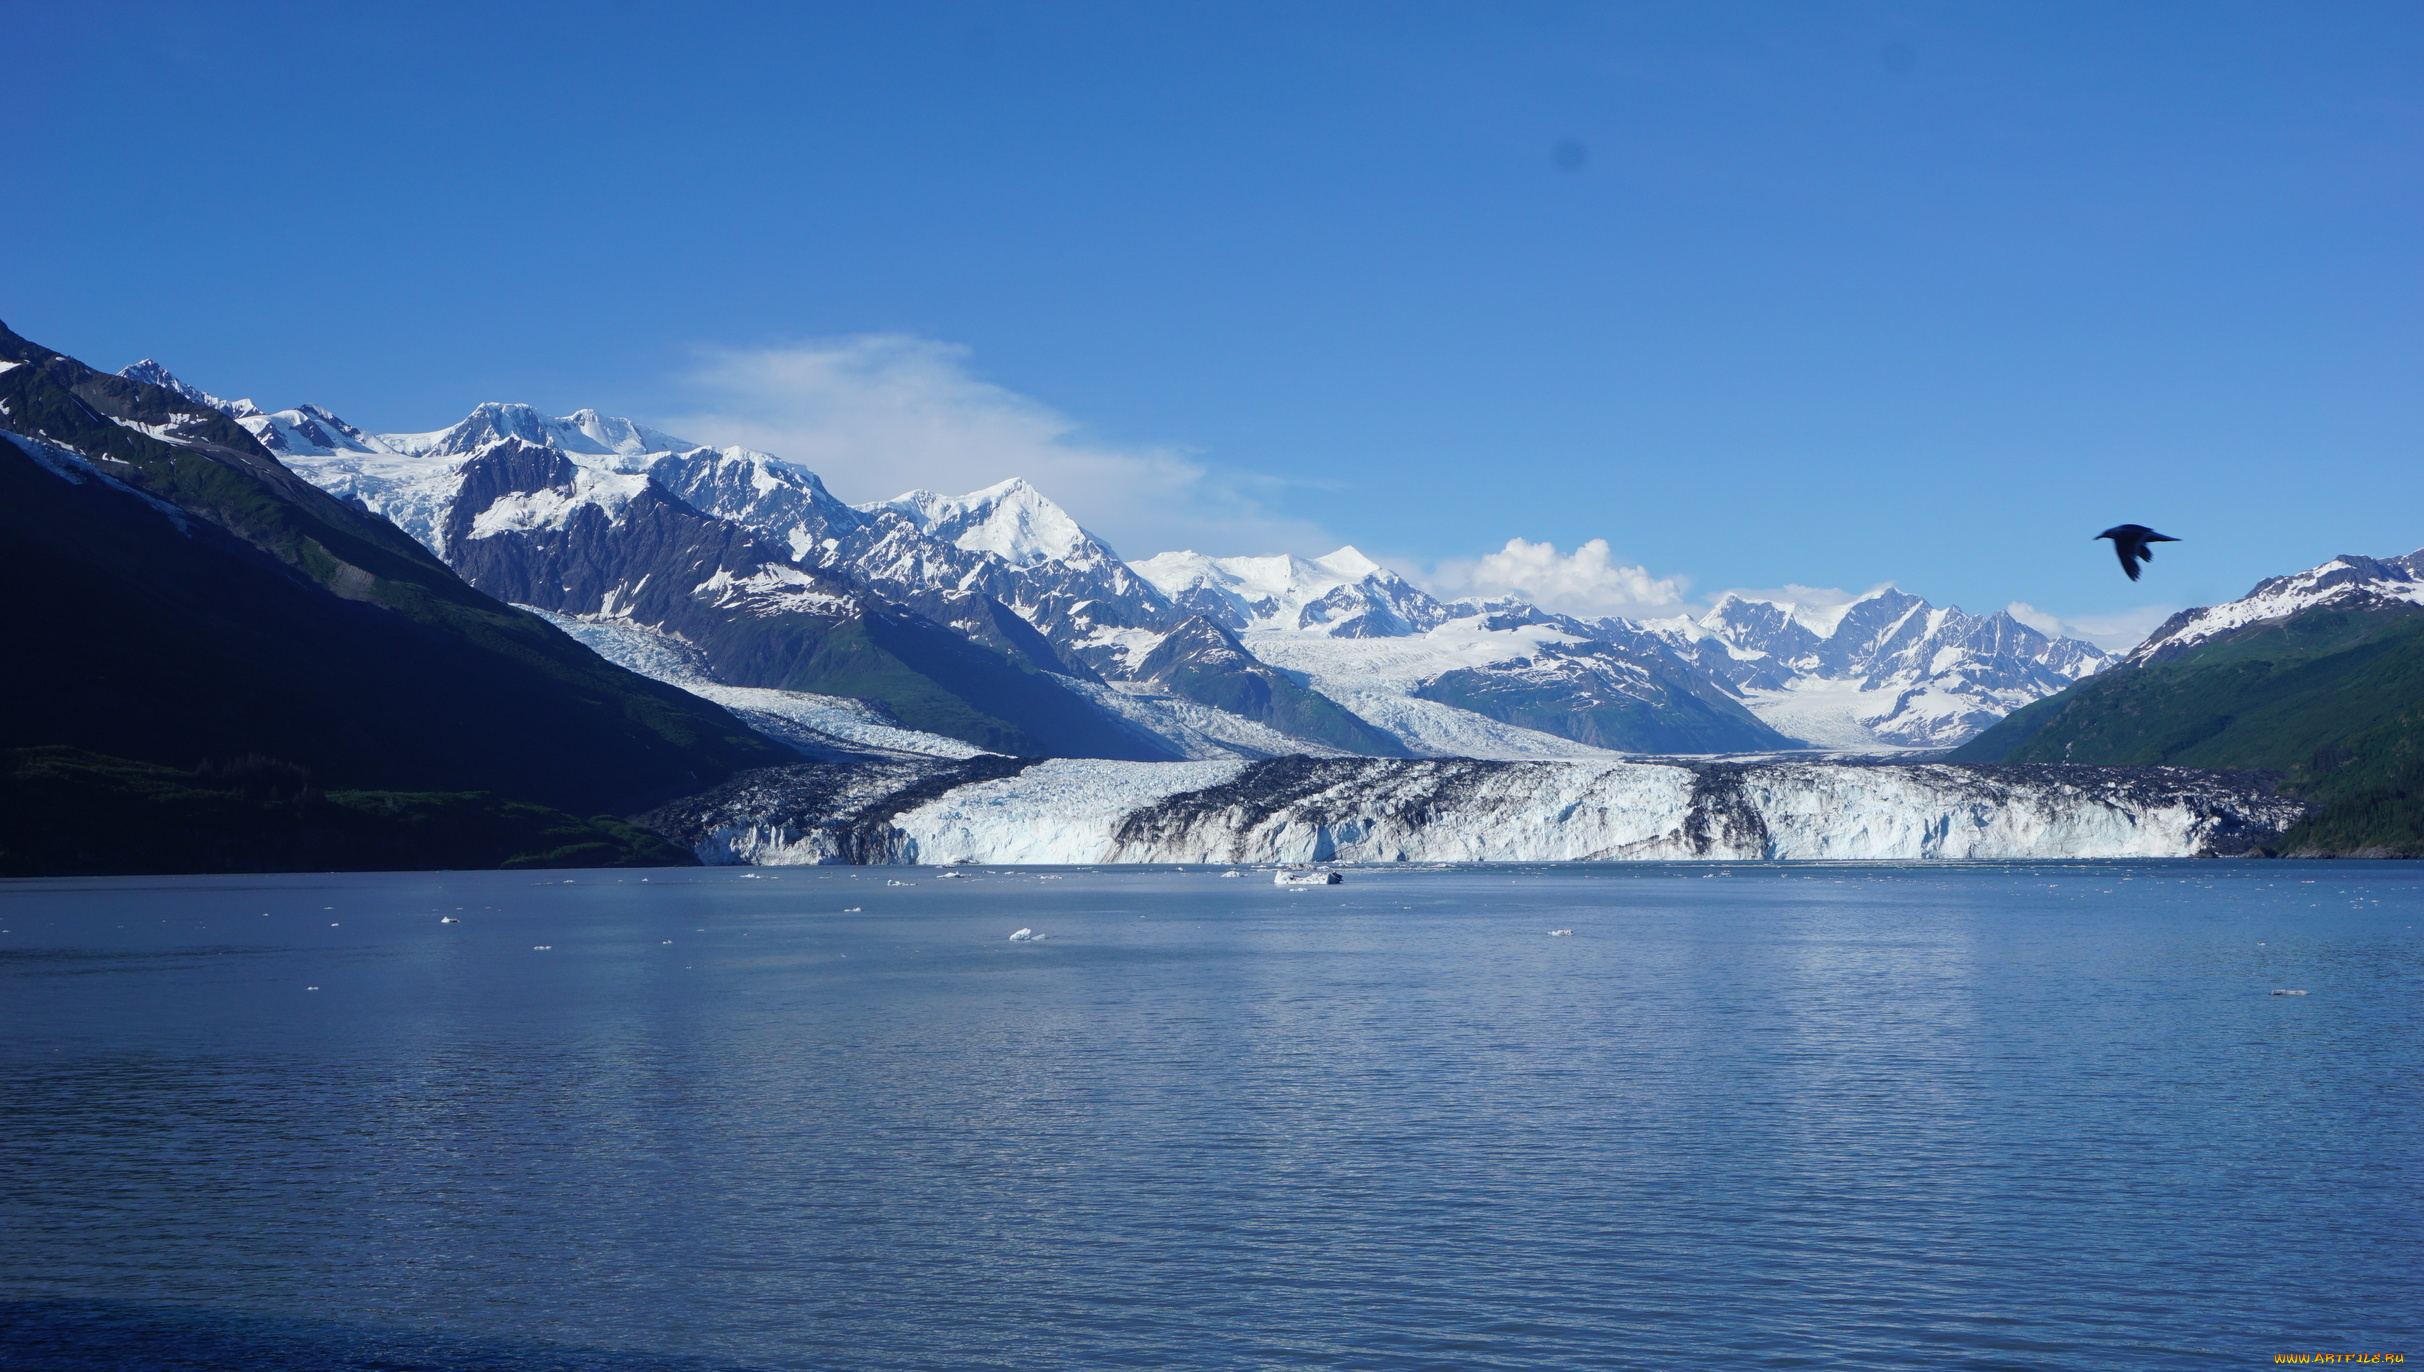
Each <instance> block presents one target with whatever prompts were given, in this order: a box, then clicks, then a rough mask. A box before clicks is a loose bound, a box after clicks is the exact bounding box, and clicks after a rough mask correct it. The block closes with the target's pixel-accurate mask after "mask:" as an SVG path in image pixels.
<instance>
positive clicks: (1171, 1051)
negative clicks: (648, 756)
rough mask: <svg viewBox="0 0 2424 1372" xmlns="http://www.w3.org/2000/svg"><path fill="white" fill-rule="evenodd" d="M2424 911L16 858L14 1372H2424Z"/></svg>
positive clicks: (1893, 888)
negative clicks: (2336, 1369)
mask: <svg viewBox="0 0 2424 1372" xmlns="http://www.w3.org/2000/svg"><path fill="white" fill-rule="evenodd" d="M445 917H452V918H454V919H456V920H458V921H459V922H458V923H451V924H449V923H441V919H442V918H445ZM2420 924H2424V871H2419V869H2418V868H2417V867H2416V866H2415V865H2413V864H2407V865H2400V864H2368V863H2336V864H2291V863H2237V862H2202V863H2192V862H2179V863H2136V864H2118V863H2096V864H2064V865H2037V866H2007V865H1997V866H1972V867H1945V866H1911V867H1875V866H1792V867H1783V866H1748V865H1738V866H1726V867H1716V868H1712V867H1710V866H1708V865H1705V864H1695V865H1690V866H1630V867H1565V868H1513V869H1508V868H1496V869H1463V870H1455V871H1372V870H1357V871H1351V872H1350V873H1349V874H1348V878H1347V882H1346V884H1345V885H1342V886H1337V887H1328V888H1321V889H1312V890H1283V889H1279V888H1276V887H1274V886H1273V885H1271V884H1270V881H1269V878H1268V876H1267V875H1266V874H1256V875H1255V876H1253V877H1250V878H1244V879H1232V878H1226V877H1222V876H1219V875H1218V874H1217V873H1216V872H1213V871H1204V870H1193V871H1184V872H1181V871H1175V870H1169V869H1163V870H1154V871H1143V870H1136V869H1124V870H1107V871H1082V870H1061V871H1048V872H1039V871H1035V870H1024V871H1015V872H1013V871H1011V870H1010V869H977V870H974V871H971V872H969V873H968V874H967V875H965V876H961V877H957V878H944V877H943V876H941V874H939V873H937V872H935V871H933V870H931V869H925V870H918V869H891V870H883V869H847V868H823V869H813V868H811V869H800V868H793V869H786V870H781V871H767V872H757V873H748V872H741V871H733V870H702V871H680V870H667V871H655V872H646V873H641V872H579V873H571V874H565V873H545V874H532V873H471V874H404V875H332V876H280V877H236V878H226V877H222V878H144V879H112V880H81V881H43V882H31V881H26V882H12V883H0V930H5V932H4V933H0V1367H6V1368H12V1369H13V1368H21V1367H22V1368H40V1369H45V1370H46V1372H76V1370H77V1369H86V1368H146V1369H151V1368H157V1369H186V1368H214V1369H216V1368H243V1369H273V1370H283V1369H297V1370H300V1369H313V1370H315V1372H318V1370H319V1369H351V1368H364V1369H369V1368H383V1369H435V1370H439V1372H452V1370H454V1369H584V1368H608V1369H654V1368H664V1369H679V1370H680V1372H725V1370H726V1369H732V1370H737V1369H776V1368H784V1369H790V1368H852V1369H855V1368H868V1369H910V1368H917V1369H927V1368H933V1369H945V1368H949V1369H957V1368H1022V1369H1023V1368H1036V1369H1042V1368H1071V1367H1166V1368H1241V1367H1251V1368H1260V1367H1273V1368H1279V1367H1325V1368H1373V1369H1398V1368H1407V1369H1414V1368H1420V1369H1448V1368H1552V1367H1554V1368H1620V1367H1623V1368H1629V1367H1643V1368H1664V1367H1676V1368H1683V1367H1689V1368H1713V1367H1743V1368H1833V1367H1861V1368H2059V1369H2112V1368H2174V1367H2178V1368H2192V1367H2193V1368H2210V1367H2223V1366H2239V1365H2249V1364H2263V1363H2269V1362H2270V1361H2271V1360H2272V1358H2273V1356H2274V1355H2275V1354H2279V1353H2314V1352H2337V1353H2405V1354H2408V1355H2411V1356H2416V1357H2424V1338H2419V1334H2420V1333H2424V1319H2420V1316H2424V1283H2420V1282H2419V1272H2420V1268H2419V1260H2418V1257H2417V1253H2418V1239H2419V1235H2420V1234H2424V1213H2420V1212H2424V1204H2420V1202H2419V1197H2420V1196H2424V1185H2420V1183H2424V1176H2420V1175H2419V1172H2420V1169H2419V1166H2418V1163H2419V1145H2420V1144H2424V1112H2420V1111H2419V1108H2418V1107H2419V1105H2424V1070H2420V1069H2424V1052H2420V1051H2419V1018H2418V1011H2419V1008H2424V995H2420V994H2419V991H2420V989H2424V977H2420V976H2419V972H2420V970H2424V966H2420V958H2424V942H2420V941H2419V940H2420V935H2419V931H2418V929H2417V926H2418V925H2420ZM1022 928H1026V929H1032V930H1034V931H1036V932H1037V933H1039V934H1041V935H1043V936H1044V937H1042V938H1041V939H1038V940H1028V941H1017V942H1014V941H1011V940H1010V938H1009V935H1010V934H1011V933H1013V932H1014V931H1016V930H1019V929H1022ZM1561 929H1570V930H1572V933H1571V934H1570V935H1562V936H1561V935H1553V934H1552V933H1551V931H1552V930H1561ZM2277 990H2300V991H2304V992H2306V993H2307V994H2305V995H2298V996H2287V995H2276V994H2273V993H2274V992H2275V991H2277Z"/></svg>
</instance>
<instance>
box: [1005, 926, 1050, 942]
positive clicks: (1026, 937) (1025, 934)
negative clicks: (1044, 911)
mask: <svg viewBox="0 0 2424 1372" xmlns="http://www.w3.org/2000/svg"><path fill="white" fill-rule="evenodd" d="M1042 937H1043V935H1042V934H1039V933H1037V932H1035V931H1034V930H1033V929H1021V930H1019V931H1018V932H1017V933H1015V934H1012V935H1011V936H1010V941H1011V942H1012V943H1033V942H1035V941H1036V940H1037V939H1040V938H1042Z"/></svg>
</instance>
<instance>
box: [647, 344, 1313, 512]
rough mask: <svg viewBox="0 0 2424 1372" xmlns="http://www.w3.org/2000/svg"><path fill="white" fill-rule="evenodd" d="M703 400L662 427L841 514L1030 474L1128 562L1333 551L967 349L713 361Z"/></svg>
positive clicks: (922, 347)
mask: <svg viewBox="0 0 2424 1372" xmlns="http://www.w3.org/2000/svg"><path fill="white" fill-rule="evenodd" d="M682 380H683V383H684V384H685V385H686V386H687V387H688V388H689V389H690V390H691V391H692V392H693V393H694V394H695V395H696V396H697V397H698V402H697V404H698V408H697V409H696V410H695V411H693V412H692V413H689V414H683V415H669V416H666V417H665V418H664V420H663V421H662V424H661V427H663V428H666V429H669V430H671V431H672V432H675V433H678V434H682V435H684V436H685V437H688V438H690V439H692V440H694V441H697V442H702V443H715V444H740V445H743V446H745V447H751V448H756V449H759V450H760V451H763V452H770V453H773V454H775V455H776V456H778V457H785V458H789V459H791V460H792V461H795V462H798V463H801V464H803V465H805V466H807V467H808V468H810V469H812V470H813V471H815V472H816V473H817V475H819V476H821V477H823V478H824V479H825V484H826V485H828V486H829V487H831V488H832V489H833V493H834V494H836V495H838V496H840V497H842V498H843V499H844V500H848V501H852V502H859V503H863V502H866V501H871V500H883V499H887V498H889V497H891V496H895V495H899V494H901V493H902V492H903V491H907V490H910V489H921V488H922V489H925V490H934V491H942V492H946V493H950V494H958V493H961V492H965V491H973V490H977V489H980V488H982V487H986V486H990V485H993V484H994V483H995V482H998V481H1004V480H1007V479H1009V478H1010V477H1014V476H1023V477H1025V478H1026V479H1027V480H1028V481H1029V482H1030V483H1032V484H1033V485H1034V486H1035V487H1036V488H1037V489H1038V490H1041V491H1042V492H1043V493H1044V494H1046V495H1048V496H1050V497H1051V498H1052V499H1053V500H1055V501H1057V502H1059V503H1060V504H1061V505H1062V506H1064V507H1065V508H1067V509H1068V511H1069V513H1070V514H1072V515H1073V516H1075V517H1076V518H1077V521H1078V522H1079V523H1080V524H1083V525H1085V526H1086V527H1087V528H1088V529H1090V530H1092V531H1094V532H1095V533H1097V534H1099V535H1101V536H1102V537H1103V538H1104V539H1106V540H1108V541H1109V542H1110V543H1111V545H1112V546H1113V547H1115V548H1117V549H1119V550H1120V552H1121V555H1122V556H1126V557H1131V558H1134V557H1143V556H1149V555H1150V554H1152V553H1155V552H1160V551H1163V550H1165V549H1170V548H1188V547H1197V548H1207V549H1218V550H1222V551H1223V552H1250V553H1268V552H1276V551H1283V550H1284V551H1291V552H1326V551H1328V550H1329V549H1330V548H1331V547H1334V546H1336V543H1337V540H1335V539H1333V538H1331V537H1329V535H1327V534H1326V533H1325V532H1323V531H1322V530H1321V529H1320V528H1319V526H1317V525H1314V524H1312V523H1310V522H1308V521H1304V520H1296V519H1289V518H1285V517H1283V516H1279V515H1275V514H1272V513H1271V512H1269V511H1267V510H1265V509H1263V508H1262V507H1261V505H1260V504H1259V503H1258V502H1256V501H1255V500H1254V499H1253V498H1252V497H1251V496H1250V495H1249V494H1248V493H1247V492H1246V490H1245V489H1244V487H1245V484H1246V482H1247V481H1248V480H1251V478H1248V477H1245V476H1243V475H1241V474H1236V473H1230V472H1224V471H1222V470H1220V469H1218V468H1216V467H1214V466H1212V465H1211V464H1208V463H1205V462H1203V461H1200V460H1198V459H1196V458H1195V457H1193V456H1192V455H1190V454H1188V453H1186V452H1183V451H1181V450H1179V449H1177V448H1172V447H1156V446H1133V445H1121V444H1113V443H1104V442H1100V441H1096V440H1093V439H1090V438H1088V437H1086V436H1085V435H1084V434H1083V432H1082V429H1081V426H1080V425H1079V424H1078V423H1077V421H1076V420H1073V419H1071V418H1070V417H1069V416H1067V415H1064V414H1062V413H1061V412H1059V411H1058V410H1055V409H1053V408H1052V407H1051V406H1049V405H1046V404H1044V403H1043V402H1041V401H1038V400H1035V399H1033V398H1031V397H1028V396H1024V395H1020V394H1019V393H1017V392H1016V391H1012V390H1010V389H1008V388H1006V387H1003V386H1000V385H997V384H995V383H993V382H991V381H987V380H985V379H984V378H983V377H981V376H978V375H976V374H975V373H974V372H973V371H972V370H970V368H969V365H968V350H967V349H966V348H964V347H961V346H959V345H957V344H951V343H943V342H938V341H936V340H934V339H930V338H919V337H915V336H913V335H908V334H861V335H855V336H851V337H846V338H828V339H814V340H810V341H808V342H805V343H800V344H797V345H794V346H791V347H781V348H754V349H742V348H717V349H710V350H707V351H706V352H705V353H704V355H703V357H702V360H701V362H700V364H699V366H698V367H696V368H695V369H693V370H692V371H691V372H690V373H689V374H687V375H686V376H684V377H683V378H682Z"/></svg>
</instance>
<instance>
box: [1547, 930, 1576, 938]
mask: <svg viewBox="0 0 2424 1372" xmlns="http://www.w3.org/2000/svg"><path fill="white" fill-rule="evenodd" d="M1549 937H1550V938H1572V937H1574V931H1573V930H1571V929H1551V930H1550V931H1549Z"/></svg>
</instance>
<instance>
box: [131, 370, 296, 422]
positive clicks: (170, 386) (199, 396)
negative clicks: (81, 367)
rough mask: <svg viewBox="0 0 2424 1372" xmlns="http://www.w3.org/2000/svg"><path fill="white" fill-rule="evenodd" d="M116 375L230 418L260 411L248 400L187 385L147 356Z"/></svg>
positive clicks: (238, 417) (243, 416) (246, 415)
mask: <svg viewBox="0 0 2424 1372" xmlns="http://www.w3.org/2000/svg"><path fill="white" fill-rule="evenodd" d="M118 375H120V376H122V377H125V378H126V379H127V380H129V381H140V382H142V383H143V384H144V385H146V386H158V387H160V388H161V389H162V390H165V391H169V392H172V393H173V394H175V395H177V396H180V397H182V398H183V399H186V400H190V401H192V402H193V403H195V404H197V405H205V406H208V407H209V408H211V409H214V410H217V411H218V412H219V413H221V414H223V415H226V416H227V417H228V418H230V419H245V418H248V417H250V416H252V415H257V414H259V413H261V407H260V406H258V405H255V404H254V403H252V402H251V401H249V400H221V399H220V398H219V397H217V396H215V395H212V394H211V393H210V392H208V391H206V390H203V389H201V388H200V387H198V386H188V385H186V384H185V383H184V382H182V381H179V380H178V379H177V378H176V377H175V376H173V375H171V374H170V373H169V370H168V368H166V367H163V366H161V365H160V364H159V363H157V362H154V361H153V360H152V359H150V358H148V357H147V358H144V359H143V360H142V361H140V362H137V363H135V364H134V365H133V366H131V367H125V368H122V369H120V370H119V372H118Z"/></svg>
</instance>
